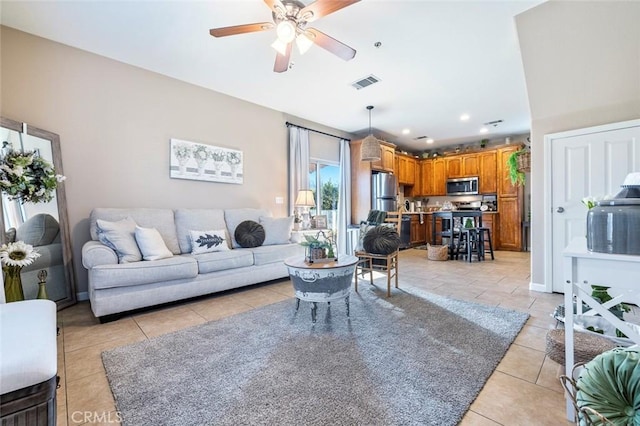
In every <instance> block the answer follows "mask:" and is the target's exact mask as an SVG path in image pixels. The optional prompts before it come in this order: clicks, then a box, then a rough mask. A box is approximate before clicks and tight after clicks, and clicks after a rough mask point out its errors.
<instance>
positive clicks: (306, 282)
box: [284, 256, 358, 323]
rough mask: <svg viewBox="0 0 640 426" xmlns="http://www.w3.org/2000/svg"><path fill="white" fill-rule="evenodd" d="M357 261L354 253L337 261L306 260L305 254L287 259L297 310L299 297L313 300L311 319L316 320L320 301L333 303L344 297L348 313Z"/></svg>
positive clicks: (309, 300)
mask: <svg viewBox="0 0 640 426" xmlns="http://www.w3.org/2000/svg"><path fill="white" fill-rule="evenodd" d="M356 263H358V258H357V257H355V256H340V257H339V258H338V260H337V261H335V262H326V263H311V264H309V263H306V262H305V261H304V258H302V257H298V256H296V257H290V258H288V259H286V260H285V261H284V264H285V265H286V266H287V268H288V270H289V276H290V277H291V282H292V283H293V289H294V290H295V295H296V310H298V308H299V307H300V301H301V300H304V301H305V302H311V303H312V307H311V320H312V321H313V322H314V323H315V322H316V313H317V311H318V302H327V303H328V304H330V303H331V302H332V301H334V300H340V299H344V301H345V304H346V306H347V317H348V316H349V294H350V292H351V281H352V279H353V271H354V270H355V268H356Z"/></svg>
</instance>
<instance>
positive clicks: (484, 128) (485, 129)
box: [480, 127, 489, 133]
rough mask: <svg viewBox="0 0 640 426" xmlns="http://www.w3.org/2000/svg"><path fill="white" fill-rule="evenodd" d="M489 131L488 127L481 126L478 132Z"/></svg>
mask: <svg viewBox="0 0 640 426" xmlns="http://www.w3.org/2000/svg"><path fill="white" fill-rule="evenodd" d="M488 131H489V129H487V128H486V127H483V128H482V129H480V133H487V132H488Z"/></svg>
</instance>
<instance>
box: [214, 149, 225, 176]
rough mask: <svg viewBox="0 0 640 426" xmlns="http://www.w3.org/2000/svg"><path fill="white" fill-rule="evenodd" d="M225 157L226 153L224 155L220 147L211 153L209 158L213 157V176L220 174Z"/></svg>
mask: <svg viewBox="0 0 640 426" xmlns="http://www.w3.org/2000/svg"><path fill="white" fill-rule="evenodd" d="M225 158H226V155H224V151H223V150H221V149H216V150H215V151H213V152H212V153H211V159H213V174H214V175H215V176H221V172H222V167H224V160H225Z"/></svg>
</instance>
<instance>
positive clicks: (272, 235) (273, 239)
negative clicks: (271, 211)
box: [260, 216, 294, 246]
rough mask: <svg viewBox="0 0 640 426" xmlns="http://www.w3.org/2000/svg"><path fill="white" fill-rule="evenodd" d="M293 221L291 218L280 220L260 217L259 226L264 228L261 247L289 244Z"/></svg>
mask: <svg viewBox="0 0 640 426" xmlns="http://www.w3.org/2000/svg"><path fill="white" fill-rule="evenodd" d="M293 219H294V217H293V216H289V217H282V218H273V217H266V216H260V225H262V227H263V228H264V234H265V237H264V242H263V243H262V245H263V246H268V245H272V244H288V243H289V242H291V229H292V228H293Z"/></svg>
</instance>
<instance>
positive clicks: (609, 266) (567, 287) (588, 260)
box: [562, 238, 640, 421]
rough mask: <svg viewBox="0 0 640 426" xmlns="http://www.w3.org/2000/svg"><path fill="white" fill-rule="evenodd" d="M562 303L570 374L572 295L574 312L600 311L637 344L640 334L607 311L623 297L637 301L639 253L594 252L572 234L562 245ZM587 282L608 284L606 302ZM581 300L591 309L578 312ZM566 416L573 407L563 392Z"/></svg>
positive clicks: (571, 413) (570, 416)
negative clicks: (598, 296) (608, 290)
mask: <svg viewBox="0 0 640 426" xmlns="http://www.w3.org/2000/svg"><path fill="white" fill-rule="evenodd" d="M562 254H563V256H564V272H563V275H564V306H565V322H564V324H565V367H566V375H567V376H568V377H571V374H572V369H573V364H574V357H573V315H571V312H572V306H573V302H574V300H573V297H574V295H575V297H576V309H577V313H578V314H585V315H595V314H600V315H601V316H602V317H603V318H604V319H606V320H607V321H609V322H610V323H611V324H613V325H614V326H615V327H616V328H618V329H619V330H620V331H622V332H623V333H624V334H625V335H627V337H629V338H630V339H631V340H633V341H634V342H635V343H636V344H640V335H639V334H638V333H636V332H635V331H634V330H633V329H632V328H631V327H629V326H628V325H627V324H625V322H624V321H621V320H620V319H618V318H617V317H616V316H615V315H613V314H612V313H611V312H609V310H608V309H609V308H610V307H612V306H615V305H617V304H619V303H621V302H623V301H627V302H630V303H633V304H636V305H640V282H638V276H640V256H631V255H623V254H607V253H596V252H591V251H589V250H587V240H586V238H575V239H573V240H572V241H571V243H570V244H569V245H568V246H567V247H566V248H565V249H564V251H563V253H562ZM591 285H602V286H607V287H611V288H612V290H615V291H612V292H611V294H612V296H614V295H615V296H614V298H613V299H612V300H610V301H609V302H607V303H604V304H600V303H599V302H597V301H596V300H595V299H593V298H592V297H591ZM582 302H585V303H586V304H587V305H589V307H590V308H592V309H591V310H589V311H587V312H584V313H583V312H582ZM567 418H568V419H569V420H570V421H573V419H574V410H573V405H572V404H571V401H570V400H569V396H567Z"/></svg>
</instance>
